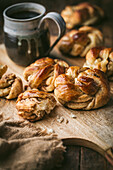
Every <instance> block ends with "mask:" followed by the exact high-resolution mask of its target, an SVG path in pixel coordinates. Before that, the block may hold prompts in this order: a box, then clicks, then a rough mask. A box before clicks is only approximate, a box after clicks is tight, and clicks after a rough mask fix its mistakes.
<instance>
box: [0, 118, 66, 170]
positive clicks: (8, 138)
mask: <svg viewBox="0 0 113 170" xmlns="http://www.w3.org/2000/svg"><path fill="white" fill-rule="evenodd" d="M64 151H65V147H64V146H63V144H62V141H61V140H59V139H57V138H56V137H54V136H46V131H43V130H42V129H41V128H36V127H34V126H32V125H31V124H29V123H28V122H26V121H25V122H24V121H16V120H13V121H12V120H2V118H0V170H5V169H6V170H10V169H11V170H35V169H37V170H51V169H54V168H55V167H57V166H59V165H61V162H62V160H63V152H64Z"/></svg>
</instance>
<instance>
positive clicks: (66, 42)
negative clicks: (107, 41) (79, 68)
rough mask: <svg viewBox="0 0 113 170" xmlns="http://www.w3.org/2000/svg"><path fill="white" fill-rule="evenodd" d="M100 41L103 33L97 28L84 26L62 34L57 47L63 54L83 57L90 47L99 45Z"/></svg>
mask: <svg viewBox="0 0 113 170" xmlns="http://www.w3.org/2000/svg"><path fill="white" fill-rule="evenodd" d="M102 42H103V35H102V33H101V32H100V31H99V30H98V29H96V28H93V27H89V26H84V27H81V28H80V29H79V30H72V31H70V32H68V33H67V34H66V35H64V37H63V38H62V39H61V41H60V43H59V49H60V51H61V52H62V53H64V54H68V55H72V56H78V55H80V56H81V57H84V56H85V55H86V53H87V52H88V51H89V50H90V49H91V48H93V47H96V46H100V45H101V44H102Z"/></svg>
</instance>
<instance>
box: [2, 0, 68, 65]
mask: <svg viewBox="0 0 113 170" xmlns="http://www.w3.org/2000/svg"><path fill="white" fill-rule="evenodd" d="M45 12H46V9H45V7H44V6H42V5H40V4H37V3H30V2H25V3H18V4H15V5H12V6H10V7H8V8H6V9H5V10H4V12H3V16H4V40H5V41H4V42H5V47H6V51H7V53H8V56H9V57H10V58H11V60H13V61H14V62H15V63H17V64H19V65H22V66H27V65H29V64H30V63H32V62H33V61H34V60H36V59H38V58H39V57H44V56H47V55H48V53H49V52H50V51H51V50H52V48H53V47H54V46H55V45H56V43H57V42H58V41H59V40H60V38H61V37H62V36H63V35H64V33H65V29H66V26H65V22H64V20H63V18H62V17H61V15H60V14H58V13H56V12H49V13H47V14H46V15H45ZM46 19H52V20H53V21H54V22H55V23H56V26H57V27H58V38H57V40H56V41H55V42H54V43H53V45H52V46H50V33H49V28H48V23H47V20H46Z"/></svg>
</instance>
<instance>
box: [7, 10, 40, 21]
mask: <svg viewBox="0 0 113 170" xmlns="http://www.w3.org/2000/svg"><path fill="white" fill-rule="evenodd" d="M38 15H40V13H38V12H35V11H27V10H24V11H17V12H14V13H11V14H10V15H9V17H11V18H14V19H30V18H34V17H37V16H38Z"/></svg>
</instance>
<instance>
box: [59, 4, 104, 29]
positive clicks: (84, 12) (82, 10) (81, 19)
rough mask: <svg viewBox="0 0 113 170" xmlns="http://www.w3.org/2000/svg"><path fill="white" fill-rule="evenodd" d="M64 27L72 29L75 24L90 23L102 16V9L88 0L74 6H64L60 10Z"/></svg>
mask: <svg viewBox="0 0 113 170" xmlns="http://www.w3.org/2000/svg"><path fill="white" fill-rule="evenodd" d="M61 15H62V17H63V18H64V21H65V22H66V27H67V28H68V29H72V28H74V27H75V26H77V25H92V24H94V23H96V22H97V21H99V20H100V19H101V18H103V17H104V12H103V10H102V9H101V8H100V7H98V6H97V5H91V4H90V3H88V2H84V3H80V4H78V5H76V6H66V8H65V9H64V10H63V11H62V12H61Z"/></svg>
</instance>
